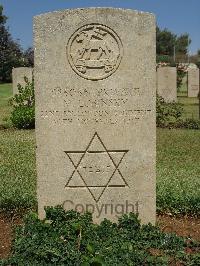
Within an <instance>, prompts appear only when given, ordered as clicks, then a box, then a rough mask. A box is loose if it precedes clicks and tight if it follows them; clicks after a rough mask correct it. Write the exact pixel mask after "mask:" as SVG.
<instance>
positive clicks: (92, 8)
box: [33, 7, 156, 20]
mask: <svg viewBox="0 0 200 266" xmlns="http://www.w3.org/2000/svg"><path fill="white" fill-rule="evenodd" d="M95 10H98V11H118V12H120V11H121V12H130V13H135V14H136V15H149V16H151V17H153V18H154V19H156V15H155V14H154V13H151V12H146V11H139V10H135V9H131V8H117V7H85V8H82V7H80V8H67V9H60V10H55V11H50V12H45V13H41V14H38V15H35V16H34V17H33V20H37V19H39V18H42V17H44V16H49V15H56V14H59V13H61V14H62V13H67V12H69V13H71V12H76V11H95Z"/></svg>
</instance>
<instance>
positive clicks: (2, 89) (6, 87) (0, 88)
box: [0, 84, 12, 125]
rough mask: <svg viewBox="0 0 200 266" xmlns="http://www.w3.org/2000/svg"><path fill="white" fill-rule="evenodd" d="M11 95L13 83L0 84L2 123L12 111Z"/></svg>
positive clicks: (0, 119)
mask: <svg viewBox="0 0 200 266" xmlns="http://www.w3.org/2000/svg"><path fill="white" fill-rule="evenodd" d="M10 97H12V84H0V125H2V124H3V123H4V119H5V118H6V117H8V116H9V114H10V112H11V109H12V108H11V106H9V105H8V99H9V98H10Z"/></svg>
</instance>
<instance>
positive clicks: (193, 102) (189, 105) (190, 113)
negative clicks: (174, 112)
mask: <svg viewBox="0 0 200 266" xmlns="http://www.w3.org/2000/svg"><path fill="white" fill-rule="evenodd" d="M177 95H178V102H179V103H181V104H183V109H184V114H183V117H184V118H194V119H199V99H198V98H195V97H194V98H188V97H187V80H186V79H184V83H183V84H182V86H181V88H180V89H179V90H178V93H177Z"/></svg>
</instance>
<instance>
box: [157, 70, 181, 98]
mask: <svg viewBox="0 0 200 266" xmlns="http://www.w3.org/2000/svg"><path fill="white" fill-rule="evenodd" d="M176 75H177V73H176V67H159V68H158V69H157V93H158V95H159V96H162V97H163V98H164V100H165V101H166V102H173V101H175V102H176V101H177V80H176Z"/></svg>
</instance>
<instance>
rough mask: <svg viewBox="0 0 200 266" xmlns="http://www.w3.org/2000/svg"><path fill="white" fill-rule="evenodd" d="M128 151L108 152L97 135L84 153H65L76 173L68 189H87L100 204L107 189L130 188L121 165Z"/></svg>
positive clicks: (70, 179) (71, 177)
mask: <svg viewBox="0 0 200 266" xmlns="http://www.w3.org/2000/svg"><path fill="white" fill-rule="evenodd" d="M127 152H128V150H108V149H107V148H106V147H105V145H104V143H103V141H102V140H101V138H100V137H99V135H98V134H97V133H95V134H94V136H93V137H92V139H91V141H90V143H89V144H88V146H87V147H86V149H85V150H84V151H65V153H66V155H67V156H68V158H69V160H70V162H71V163H72V165H73V166H74V171H73V173H72V175H71V176H70V178H69V180H68V182H67V185H66V187H67V188H68V189H70V188H71V189H72V188H87V189H88V191H89V192H90V194H91V196H92V197H93V199H94V200H95V201H96V202H98V201H99V200H100V198H101V196H102V195H103V193H104V191H105V189H106V187H128V184H127V182H126V180H125V179H124V177H123V175H122V173H121V171H120V170H119V165H120V164H121V162H122V160H123V158H124V156H125V155H126V153H127Z"/></svg>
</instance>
